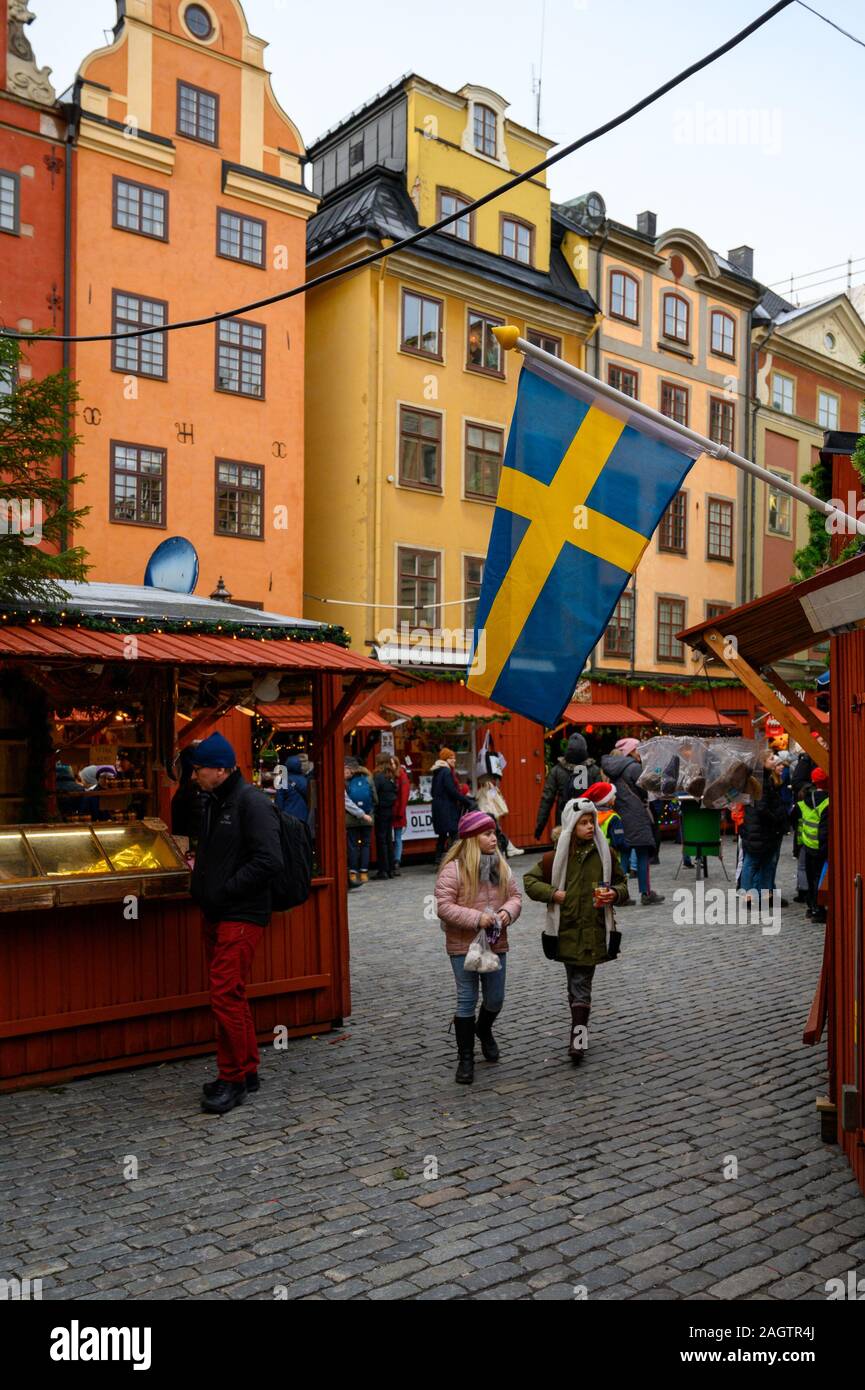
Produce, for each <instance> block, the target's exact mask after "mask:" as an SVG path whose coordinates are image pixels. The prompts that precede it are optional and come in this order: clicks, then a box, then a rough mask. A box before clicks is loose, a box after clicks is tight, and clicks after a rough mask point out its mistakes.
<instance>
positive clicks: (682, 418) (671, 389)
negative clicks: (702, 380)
mask: <svg viewBox="0 0 865 1390" xmlns="http://www.w3.org/2000/svg"><path fill="white" fill-rule="evenodd" d="M661 414H662V415H669V417H670V419H671V420H678V422H679V424H680V425H687V423H688V388H687V386H676V385H675V383H674V382H672V381H662V382H661Z"/></svg>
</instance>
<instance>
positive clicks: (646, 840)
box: [601, 738, 664, 907]
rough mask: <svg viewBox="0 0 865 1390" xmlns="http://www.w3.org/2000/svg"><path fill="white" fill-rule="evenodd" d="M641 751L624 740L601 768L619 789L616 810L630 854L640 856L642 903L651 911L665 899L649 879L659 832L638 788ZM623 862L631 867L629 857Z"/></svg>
mask: <svg viewBox="0 0 865 1390" xmlns="http://www.w3.org/2000/svg"><path fill="white" fill-rule="evenodd" d="M639 748H640V745H639V741H638V740H637V739H635V738H620V739H619V741H618V743H617V744H616V746H615V748H614V749H613V751H612V753H607V754H606V755H605V756H604V757H603V758H602V759H601V767H602V768H603V772H604V776H605V777H606V779H607V781H608V782H612V784H613V786H614V787H615V788H616V810H617V811H618V813H619V815H620V816H621V819H622V828H623V830H624V832H625V840H626V842H627V845H628V851H630V850H634V851H635V852H636V855H637V881H638V884H639V888H640V902H641V903H642V905H643V907H649V906H650V905H651V904H652V903H662V902H663V901H664V895H663V893H655V892H654V891H653V890H652V884H651V879H650V876H649V861H650V860H651V859H652V858H653V857H654V853H655V830H654V824H653V821H652V817H651V816H650V815H649V810H648V800H649V796H648V792H646V791H645V790H644V788H643V787H638V786H637V778H638V777H639V775H640V773H641V772H642V770H643V768H642V764H641V762H640V757H639ZM622 861H623V863H625V864H627V862H628V854H627V853H623V855H622Z"/></svg>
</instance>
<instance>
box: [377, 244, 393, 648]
mask: <svg viewBox="0 0 865 1390" xmlns="http://www.w3.org/2000/svg"><path fill="white" fill-rule="evenodd" d="M389 244H390V242H389V239H384V240H383V241H382V245H384V246H387V245H389ZM386 267H387V261H381V262H380V264H379V268H378V286H377V289H376V293H377V299H378V309H377V323H376V336H375V352H376V388H375V458H374V468H375V526H374V534H373V540H372V545H373V558H372V601H373V603H374V604H375V607H374V608H373V609H372V610H371V611H372V624H373V630H372V634H371V635H372V638H373V640H375V636H376V632H377V631H378V627H377V624H378V615H379V603H380V600H381V514H382V503H383V498H382V492H383V489H384V479H383V478H382V438H383V430H382V410H383V405H384V352H383V350H382V338H383V336H384V277H385V273H386ZM395 626H396V611H394V627H395Z"/></svg>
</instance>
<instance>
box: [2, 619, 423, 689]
mask: <svg viewBox="0 0 865 1390" xmlns="http://www.w3.org/2000/svg"><path fill="white" fill-rule="evenodd" d="M130 637H134V639H135V642H136V648H135V655H134V660H136V661H146V662H160V663H162V664H163V665H169V666H235V667H247V666H255V667H260V668H262V669H268V670H272V671H279V670H295V671H309V672H314V671H324V672H329V673H331V674H345V675H358V676H359V675H365V674H366V675H370V676H376V677H377V678H378V679H379V680H385V679H389V680H404V679H405V676H404V673H403V672H401V671H398V670H394V669H393V668H392V667H388V666H383V665H382V664H381V662H380V661H373V660H372V658H371V657H368V656H361V655H359V654H358V653H357V652H351V651H348V650H347V649H346V648H345V647H339V646H337V645H336V644H335V643H334V642H296V641H292V640H287V639H284V638H264V639H262V640H261V641H258V640H257V639H256V638H254V637H223V636H220V635H218V634H217V635H215V636H212V635H211V634H210V633H206V634H205V633H200V632H196V633H190V634H188V635H187V634H186V633H169V632H142V633H135V632H133V633H129V632H122V631H118V632H101V631H95V630H94V629H92V628H85V627H50V626H47V625H46V626H42V625H40V624H39V623H30V624H28V625H27V626H26V627H12V626H9V627H4V626H0V660H4V661H16V660H20V661H50V662H55V661H82V660H86V661H123V662H128V661H129V660H130V654H129V647H128V643H129V640H130Z"/></svg>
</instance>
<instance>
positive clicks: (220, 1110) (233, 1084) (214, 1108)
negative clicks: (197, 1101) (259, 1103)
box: [201, 1081, 246, 1115]
mask: <svg viewBox="0 0 865 1390" xmlns="http://www.w3.org/2000/svg"><path fill="white" fill-rule="evenodd" d="M211 1085H212V1087H213V1089H210V1088H208V1089H209V1094H207V1095H202V1099H201V1108H202V1110H208V1111H209V1112H210V1114H211V1115H225V1114H227V1112H228V1111H229V1110H233V1109H234V1107H235V1105H242V1104H243V1102H244V1101H245V1100H246V1082H245V1081H217V1082H215V1083H211Z"/></svg>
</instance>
